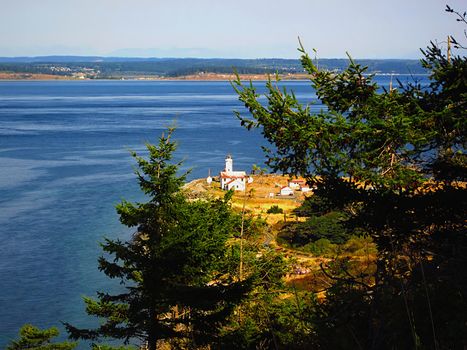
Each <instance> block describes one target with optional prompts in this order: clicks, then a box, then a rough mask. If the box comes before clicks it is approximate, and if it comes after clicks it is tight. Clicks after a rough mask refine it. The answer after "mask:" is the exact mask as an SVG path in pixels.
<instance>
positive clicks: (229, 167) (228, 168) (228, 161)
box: [224, 154, 233, 173]
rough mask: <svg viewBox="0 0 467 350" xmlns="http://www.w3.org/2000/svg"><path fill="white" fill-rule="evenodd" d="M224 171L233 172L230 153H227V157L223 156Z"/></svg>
mask: <svg viewBox="0 0 467 350" xmlns="http://www.w3.org/2000/svg"><path fill="white" fill-rule="evenodd" d="M224 171H225V172H226V173H231V172H233V159H232V156H231V155H230V154H228V155H227V157H225V169H224Z"/></svg>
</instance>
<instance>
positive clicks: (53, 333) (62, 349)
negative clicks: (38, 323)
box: [6, 324, 77, 350]
mask: <svg viewBox="0 0 467 350" xmlns="http://www.w3.org/2000/svg"><path fill="white" fill-rule="evenodd" d="M19 336H20V338H19V339H18V340H13V341H12V342H11V343H10V344H8V346H7V347H6V350H26V349H31V350H72V349H74V348H75V347H76V345H77V343H70V342H53V341H52V339H53V338H55V337H58V336H59V332H58V329H57V328H55V327H52V328H49V329H44V330H40V329H39V328H37V327H34V326H32V325H30V324H25V325H24V326H23V327H21V329H20V331H19Z"/></svg>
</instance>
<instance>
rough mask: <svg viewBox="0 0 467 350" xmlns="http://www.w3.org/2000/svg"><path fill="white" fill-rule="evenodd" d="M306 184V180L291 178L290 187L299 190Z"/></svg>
mask: <svg viewBox="0 0 467 350" xmlns="http://www.w3.org/2000/svg"><path fill="white" fill-rule="evenodd" d="M305 185H306V181H305V180H298V179H295V180H290V181H289V187H290V188H292V189H294V190H298V189H300V188H302V187H303V186H305Z"/></svg>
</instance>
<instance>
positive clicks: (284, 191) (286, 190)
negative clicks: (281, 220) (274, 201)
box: [280, 186, 293, 196]
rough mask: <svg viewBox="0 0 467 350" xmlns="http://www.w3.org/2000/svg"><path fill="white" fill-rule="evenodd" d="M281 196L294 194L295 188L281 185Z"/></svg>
mask: <svg viewBox="0 0 467 350" xmlns="http://www.w3.org/2000/svg"><path fill="white" fill-rule="evenodd" d="M280 195H281V196H293V190H292V189H291V188H290V187H289V186H284V187H281V192H280Z"/></svg>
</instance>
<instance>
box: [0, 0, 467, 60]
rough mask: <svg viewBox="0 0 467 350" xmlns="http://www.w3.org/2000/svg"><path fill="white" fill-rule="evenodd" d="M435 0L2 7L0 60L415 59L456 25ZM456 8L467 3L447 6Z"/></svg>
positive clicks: (28, 1)
mask: <svg viewBox="0 0 467 350" xmlns="http://www.w3.org/2000/svg"><path fill="white" fill-rule="evenodd" d="M445 4H446V2H445V1H440V0H392V1H391V0H385V1H384V0H320V1H316V0H288V1H278V0H235V1H225V0H167V1H160V0H0V56H18V55H30V56H31V55H53V54H58V55H64V54H67V55H104V56H110V55H112V56H155V57H239V58H259V57H284V58H297V57H298V53H297V51H296V47H297V36H300V37H301V38H302V41H303V43H304V44H305V47H306V48H307V49H308V50H309V51H311V49H312V48H316V49H317V50H318V53H319V56H320V57H345V52H346V51H348V52H349V53H350V54H351V55H352V56H353V57H356V58H419V57H420V54H419V50H418V48H420V47H425V46H426V45H427V44H428V43H429V41H430V40H438V41H443V40H446V36H447V35H448V34H454V35H455V36H457V37H458V38H460V37H461V36H462V35H463V34H462V30H463V26H462V25H461V24H460V23H459V22H456V21H455V19H454V17H453V16H452V15H449V14H448V13H446V12H444V8H445ZM449 4H450V5H451V7H453V8H457V9H459V10H460V11H464V10H467V6H466V2H465V0H450V1H449Z"/></svg>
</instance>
